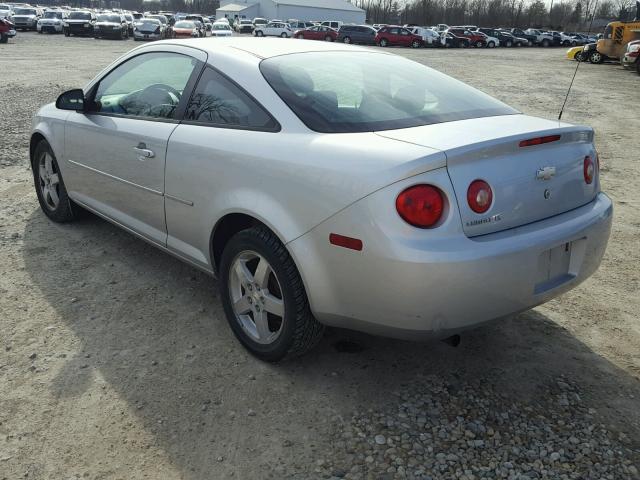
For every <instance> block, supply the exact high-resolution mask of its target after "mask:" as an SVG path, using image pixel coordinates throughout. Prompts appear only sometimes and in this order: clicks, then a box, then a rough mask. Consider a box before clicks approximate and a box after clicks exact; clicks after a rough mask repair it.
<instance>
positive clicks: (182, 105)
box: [83, 50, 206, 124]
mask: <svg viewBox="0 0 640 480" xmlns="http://www.w3.org/2000/svg"><path fill="white" fill-rule="evenodd" d="M150 53H172V54H174V55H184V56H185V57H189V58H192V59H193V60H195V61H196V62H198V63H197V64H196V65H195V66H194V67H193V71H192V72H191V75H190V76H189V80H187V83H186V85H185V86H184V90H183V91H182V95H181V97H180V101H179V102H178V105H177V106H176V109H175V110H174V118H163V117H144V116H141V115H127V114H122V113H112V112H95V111H86V112H83V113H84V114H85V115H101V116H103V117H114V118H129V119H131V120H146V121H149V122H162V123H175V124H179V123H180V119H181V118H182V117H183V116H184V111H185V110H186V105H187V101H186V100H185V98H189V99H191V95H192V94H193V88H194V87H195V85H196V84H197V80H198V79H199V78H200V75H201V74H202V72H203V71H204V67H205V65H206V62H203V61H201V60H200V59H198V58H196V57H193V56H191V55H188V54H186V53H181V52H173V51H171V50H152V51H147V52H140V53H139V54H137V55H132V56H131V57H129V58H127V59H126V60H125V61H124V62H121V63H119V64H117V65H116V66H114V67H113V68H112V69H111V70H109V71H108V72H107V73H105V74H104V75H103V76H102V77H101V78H100V80H98V81H97V82H95V83H94V84H93V86H92V87H91V89H90V90H89V95H88V97H87V99H88V102H87V103H89V104H90V105H91V104H93V103H94V102H95V96H96V93H97V91H98V87H99V86H100V83H101V82H102V81H103V80H104V79H105V78H106V77H107V76H109V75H110V74H111V73H112V72H113V71H114V70H116V69H117V68H118V67H120V66H121V65H124V64H125V63H127V62H129V61H130V60H133V59H134V58H137V57H139V56H141V55H148V54H150Z"/></svg>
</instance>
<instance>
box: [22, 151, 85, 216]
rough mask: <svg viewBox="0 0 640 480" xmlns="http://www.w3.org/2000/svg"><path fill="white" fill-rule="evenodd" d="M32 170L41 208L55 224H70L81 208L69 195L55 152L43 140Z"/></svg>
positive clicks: (32, 164) (36, 153) (32, 160)
mask: <svg viewBox="0 0 640 480" xmlns="http://www.w3.org/2000/svg"><path fill="white" fill-rule="evenodd" d="M31 169H32V171H33V180H34V184H35V188H36V195H37V196H38V202H39V203H40V208H42V211H43V212H44V214H45V215H46V216H47V217H49V218H50V219H51V220H53V221H54V222H58V223H63V222H70V221H72V220H74V219H75V218H76V217H77V214H78V209H79V207H78V206H76V205H75V204H73V202H72V201H71V199H70V198H69V196H68V195H67V189H66V188H65V186H64V181H63V180H62V173H61V172H60V168H59V167H58V161H57V160H56V157H55V155H54V154H53V151H52V150H51V147H50V146H49V144H48V143H47V142H46V141H44V140H41V141H40V143H38V145H37V146H36V149H35V151H34V153H33V158H32V159H31Z"/></svg>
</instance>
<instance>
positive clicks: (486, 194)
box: [467, 180, 493, 213]
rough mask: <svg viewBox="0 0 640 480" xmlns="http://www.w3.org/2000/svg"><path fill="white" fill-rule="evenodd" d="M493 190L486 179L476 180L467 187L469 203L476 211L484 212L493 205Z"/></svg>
mask: <svg viewBox="0 0 640 480" xmlns="http://www.w3.org/2000/svg"><path fill="white" fill-rule="evenodd" d="M491 202H493V191H492V190H491V186H489V184H488V183H487V182H485V181H484V180H474V181H473V182H471V184H470V185H469V188H468V189H467V203H468V204H469V208H471V210H473V211H474V212H476V213H484V212H486V211H487V210H489V207H491Z"/></svg>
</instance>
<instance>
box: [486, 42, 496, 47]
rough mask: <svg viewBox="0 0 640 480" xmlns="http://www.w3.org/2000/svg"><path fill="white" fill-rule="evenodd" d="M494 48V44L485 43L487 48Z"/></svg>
mask: <svg viewBox="0 0 640 480" xmlns="http://www.w3.org/2000/svg"><path fill="white" fill-rule="evenodd" d="M495 46H496V44H495V42H489V43H487V48H495Z"/></svg>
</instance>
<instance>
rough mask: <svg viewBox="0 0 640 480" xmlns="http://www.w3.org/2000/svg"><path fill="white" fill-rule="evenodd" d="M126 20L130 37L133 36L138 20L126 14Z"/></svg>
mask: <svg viewBox="0 0 640 480" xmlns="http://www.w3.org/2000/svg"><path fill="white" fill-rule="evenodd" d="M124 19H125V20H126V21H127V28H128V29H129V36H130V37H132V36H133V27H134V26H135V23H136V20H135V18H133V15H132V14H130V13H125V14H124Z"/></svg>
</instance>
